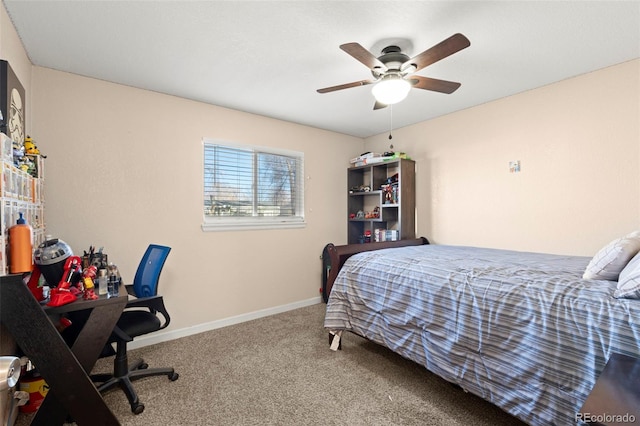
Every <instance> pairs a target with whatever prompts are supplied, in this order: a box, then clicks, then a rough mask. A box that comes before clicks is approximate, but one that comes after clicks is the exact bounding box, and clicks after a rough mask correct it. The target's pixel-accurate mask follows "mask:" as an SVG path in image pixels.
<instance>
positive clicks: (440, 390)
mask: <svg viewBox="0 0 640 426" xmlns="http://www.w3.org/2000/svg"><path fill="white" fill-rule="evenodd" d="M325 306H326V305H324V304H318V305H314V306H310V307H306V308H301V309H297V310H294V311H290V312H286V313H283V314H278V315H274V316H270V317H267V318H262V319H259V320H255V321H250V322H246V323H242V324H239V325H234V326H231V327H226V328H222V329H218V330H214V331H210V332H206V333H202V334H198V335H194V336H190V337H186V338H182V339H178V340H174V341H171V342H166V343H162V344H159V345H154V346H148V347H145V348H141V349H138V350H135V351H132V353H131V354H130V357H134V356H142V357H143V358H144V359H145V361H147V362H148V363H149V365H150V367H156V366H158V367H160V366H173V367H174V368H175V369H176V371H177V372H178V373H179V374H180V378H179V379H178V380H177V381H175V382H171V381H169V380H168V379H167V378H165V377H152V378H146V379H141V380H139V381H136V382H135V385H136V389H137V390H138V393H139V397H140V400H141V402H142V403H144V404H145V407H146V408H145V411H144V412H143V413H142V414H140V415H134V414H132V413H131V411H130V409H129V405H128V403H127V400H126V397H125V396H124V394H123V393H122V392H121V391H119V390H112V391H110V392H108V393H106V394H105V395H104V398H105V400H106V401H107V404H108V405H109V407H111V409H112V410H113V412H114V413H115V414H116V416H117V417H118V418H119V419H120V421H121V423H122V425H137V426H143V425H149V426H151V425H153V426H155V425H285V426H286V425H292V426H293V425H295V426H299V425H363V426H364V425H367V426H372V425H446V426H451V425H480V426H482V425H486V426H495V425H505V426H506V425H509V426H513V425H519V424H522V423H520V422H519V421H518V420H516V419H515V418H513V417H511V416H510V415H508V414H506V413H504V412H503V411H501V410H500V409H498V408H496V407H495V406H493V405H491V404H489V403H487V402H485V401H483V400H481V399H479V398H477V397H475V396H473V395H470V394H468V393H465V392H463V391H462V390H460V389H459V388H457V387H454V386H452V385H451V384H449V383H448V382H446V381H444V380H442V379H440V378H439V377H437V376H435V375H433V374H431V373H429V372H428V371H427V370H425V369H424V368H422V367H420V366H419V365H417V364H415V363H413V362H411V361H408V360H405V359H404V358H402V357H400V356H398V355H395V354H394V353H392V352H390V351H389V350H387V349H385V348H382V347H380V346H378V345H376V344H373V343H371V342H368V341H366V340H364V339H362V338H360V337H358V336H355V335H353V334H346V335H345V337H344V339H343V350H342V351H338V352H333V351H331V350H329V345H328V334H327V332H326V331H325V330H324V328H323V320H324V308H325ZM111 362H112V358H106V359H102V360H99V362H98V365H96V368H95V370H94V372H98V371H101V372H102V371H105V370H109V369H110V368H111ZM28 420H29V418H28V417H27V416H21V417H20V418H19V419H18V422H17V424H18V425H24V424H28Z"/></svg>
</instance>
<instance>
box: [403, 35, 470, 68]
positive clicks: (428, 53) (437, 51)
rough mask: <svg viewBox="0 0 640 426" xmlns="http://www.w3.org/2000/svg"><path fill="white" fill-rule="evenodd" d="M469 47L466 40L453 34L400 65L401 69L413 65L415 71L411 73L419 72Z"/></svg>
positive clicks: (468, 42)
mask: <svg viewBox="0 0 640 426" xmlns="http://www.w3.org/2000/svg"><path fill="white" fill-rule="evenodd" d="M470 45H471V42H470V41H469V39H468V38H466V37H465V36H463V35H462V34H460V33H457V34H454V35H452V36H451V37H449V38H448V39H446V40H443V41H441V42H440V43H438V44H436V45H435V46H433V47H432V48H430V49H427V50H425V51H424V52H422V53H420V54H419V55H416V56H414V57H413V58H411V59H409V60H408V61H406V62H405V63H404V64H402V67H401V69H402V70H405V69H406V68H407V67H409V66H410V65H415V67H416V69H415V70H414V71H412V72H416V71H419V70H421V69H422V68H424V67H426V66H427V65H431V64H433V63H435V62H438V61H439V60H441V59H444V58H446V57H447V56H449V55H453V54H454V53H456V52H458V51H460V50H462V49H464V48H466V47H469V46H470Z"/></svg>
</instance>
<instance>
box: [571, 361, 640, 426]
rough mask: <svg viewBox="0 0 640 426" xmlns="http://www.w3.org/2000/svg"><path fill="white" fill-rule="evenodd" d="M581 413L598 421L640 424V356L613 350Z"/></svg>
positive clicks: (600, 423)
mask: <svg viewBox="0 0 640 426" xmlns="http://www.w3.org/2000/svg"><path fill="white" fill-rule="evenodd" d="M578 416H579V417H580V418H581V419H582V420H584V421H586V423H590V424H595V425H607V426H609V425H631V424H640V359H637V358H632V357H630V356H626V355H621V354H612V355H611V357H609V361H607V365H605V367H604V370H602V373H601V374H600V376H599V377H598V380H597V381H596V384H595V385H594V386H593V389H592V390H591V393H590V394H589V396H588V397H587V399H586V401H585V402H584V405H583V406H582V409H581V410H580V414H578Z"/></svg>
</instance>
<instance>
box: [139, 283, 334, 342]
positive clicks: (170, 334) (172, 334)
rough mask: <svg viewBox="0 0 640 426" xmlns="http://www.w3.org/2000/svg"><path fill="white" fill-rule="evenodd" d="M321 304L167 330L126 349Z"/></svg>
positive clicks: (311, 302)
mask: <svg viewBox="0 0 640 426" xmlns="http://www.w3.org/2000/svg"><path fill="white" fill-rule="evenodd" d="M318 303H322V297H320V296H318V297H313V298H311V299H307V300H300V301H298V302H293V303H289V304H286V305H280V306H274V307H273V308H266V309H261V310H259V311H255V312H249V313H246V314H242V315H237V316H234V317H229V318H224V319H221V320H216V321H211V322H207V323H203V324H198V325H195V326H193V327H186V328H181V329H179V330H169V331H166V332H164V333H153V334H149V335H146V336H140V337H138V338H136V339H135V340H134V341H133V342H130V343H129V344H127V347H128V349H135V348H142V347H144V346H149V345H155V344H156V343H162V342H168V341H169V340H174V339H179V338H180V337H187V336H191V335H194V334H198V333H203V332H205V331H211V330H215V329H217V328H222V327H227V326H229V325H234V324H240V323H241V322H245V321H251V320H254V319H258V318H263V317H268V316H270V315H275V314H280V313H282V312H287V311H292V310H294V309H298V308H304V307H306V306H311V305H316V304H318Z"/></svg>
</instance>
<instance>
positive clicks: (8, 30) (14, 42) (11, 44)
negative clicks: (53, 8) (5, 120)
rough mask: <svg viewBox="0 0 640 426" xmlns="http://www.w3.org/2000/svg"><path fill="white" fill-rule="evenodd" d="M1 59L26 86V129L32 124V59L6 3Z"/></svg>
mask: <svg viewBox="0 0 640 426" xmlns="http://www.w3.org/2000/svg"><path fill="white" fill-rule="evenodd" d="M0 59H3V60H5V61H8V62H9V65H10V66H11V69H12V70H13V72H14V73H15V74H16V76H17V77H18V80H20V84H22V86H23V87H24V90H25V96H26V105H25V107H26V119H25V120H26V122H25V124H26V131H27V132H29V129H30V126H31V106H30V105H31V101H30V95H31V61H30V60H29V57H28V56H27V53H26V52H25V50H24V47H22V42H21V41H20V37H18V33H17V32H16V29H15V28H14V27H13V23H12V22H11V20H10V19H9V15H7V11H6V10H5V8H4V5H2V7H0Z"/></svg>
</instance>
